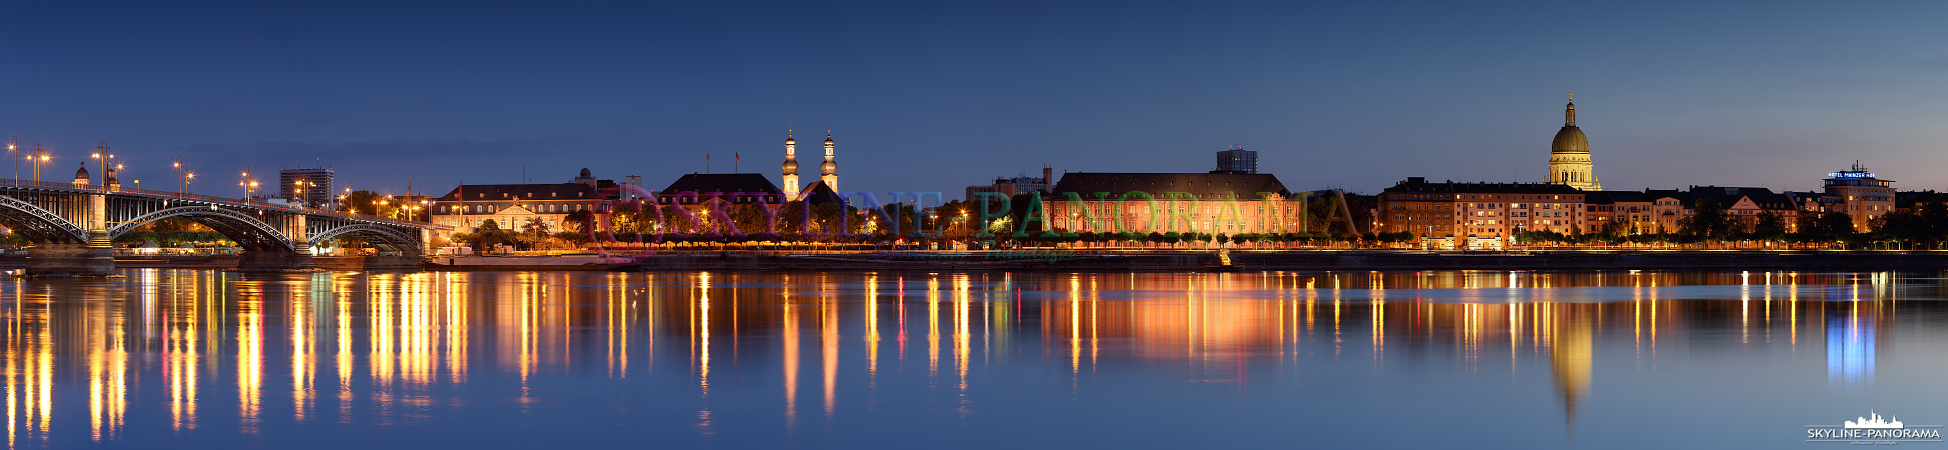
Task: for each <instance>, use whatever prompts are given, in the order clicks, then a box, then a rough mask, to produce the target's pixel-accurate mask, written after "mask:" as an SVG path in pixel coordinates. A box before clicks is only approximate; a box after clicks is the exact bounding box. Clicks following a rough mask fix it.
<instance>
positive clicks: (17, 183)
mask: <svg viewBox="0 0 1948 450" xmlns="http://www.w3.org/2000/svg"><path fill="white" fill-rule="evenodd" d="M0 187H28V188H38V189H59V190H65V191H103V190H104V189H103V188H102V186H100V185H93V184H81V185H77V184H74V183H62V182H59V181H37V180H13V179H6V178H0ZM115 192H120V193H126V194H141V195H148V196H154V197H164V198H176V199H183V200H199V201H206V202H213V203H223V204H229V205H236V206H240V207H250V208H262V209H269V210H276V211H287V212H291V213H297V214H312V215H321V216H333V217H343V218H347V219H358V220H370V221H374V222H384V223H391V224H398V225H409V226H415V227H424V226H427V225H428V223H427V222H419V221H412V220H400V219H394V218H390V217H383V216H374V215H370V214H355V213H348V212H340V211H332V210H326V209H317V208H302V207H295V206H286V205H277V204H270V203H261V202H248V201H246V200H244V199H238V198H230V197H218V196H214V195H203V194H192V193H187V192H175V191H159V190H155V189H140V188H130V187H123V188H118V189H116V190H115Z"/></svg>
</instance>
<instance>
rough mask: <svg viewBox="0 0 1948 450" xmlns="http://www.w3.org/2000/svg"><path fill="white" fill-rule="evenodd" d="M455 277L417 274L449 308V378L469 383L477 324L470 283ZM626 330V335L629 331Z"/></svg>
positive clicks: (447, 314) (447, 352)
mask: <svg viewBox="0 0 1948 450" xmlns="http://www.w3.org/2000/svg"><path fill="white" fill-rule="evenodd" d="M451 276H452V272H440V273H438V274H437V275H432V276H430V277H427V275H425V274H420V275H414V277H415V279H416V280H423V281H425V282H430V283H433V286H435V287H437V288H438V289H439V291H437V293H438V294H439V300H440V304H443V305H445V306H446V323H445V324H443V326H441V327H440V328H441V329H443V330H445V331H446V373H447V378H448V379H449V380H451V381H452V382H454V383H466V382H467V371H468V370H469V361H468V359H467V353H468V352H467V348H468V345H470V344H471V342H470V339H471V337H470V335H469V330H470V329H471V328H472V326H471V325H472V324H473V320H472V317H469V316H471V315H472V314H471V312H472V309H471V308H472V303H470V302H468V301H467V298H468V295H467V294H468V292H467V286H468V284H467V283H456V282H453V281H451V280H450V279H449V277H451ZM422 277H424V278H422ZM624 330H625V331H624V332H625V333H626V332H627V328H624ZM625 336H626V334H625ZM626 362H627V361H626V360H625V363H626ZM625 367H626V366H625Z"/></svg>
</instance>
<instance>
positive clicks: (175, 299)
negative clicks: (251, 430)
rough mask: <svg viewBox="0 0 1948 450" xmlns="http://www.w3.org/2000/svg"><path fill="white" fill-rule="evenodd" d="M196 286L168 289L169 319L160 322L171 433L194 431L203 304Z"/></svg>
mask: <svg viewBox="0 0 1948 450" xmlns="http://www.w3.org/2000/svg"><path fill="white" fill-rule="evenodd" d="M202 292H207V291H198V290H197V289H196V283H195V282H193V281H192V282H190V283H179V284H178V285H177V286H172V289H171V290H170V294H169V297H170V299H169V305H168V306H167V307H165V308H164V311H166V312H167V313H168V314H169V317H168V318H167V319H165V320H164V321H163V323H164V331H163V339H164V342H163V370H162V371H163V378H164V379H166V380H167V381H168V383H169V419H170V421H169V422H170V423H169V428H170V429H171V430H173V431H177V432H181V431H183V430H194V429H196V394H197V389H198V388H199V386H198V385H197V372H198V370H197V367H198V366H199V365H200V364H201V360H202V355H201V353H200V347H201V343H200V342H198V338H199V335H200V334H201V331H200V330H199V329H200V328H201V327H202V325H203V314H202V312H203V303H204V302H203V301H202V299H201V297H202V296H201V295H200V294H201V293H202Z"/></svg>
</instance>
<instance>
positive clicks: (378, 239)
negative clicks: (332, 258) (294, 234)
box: [307, 223, 421, 252]
mask: <svg viewBox="0 0 1948 450" xmlns="http://www.w3.org/2000/svg"><path fill="white" fill-rule="evenodd" d="M340 236H351V237H356V238H358V239H359V240H362V241H365V243H367V244H372V246H373V247H378V248H380V249H383V250H385V251H393V252H417V251H421V250H420V242H419V236H417V235H414V234H407V233H406V232H403V231H399V229H397V228H393V227H389V226H385V225H377V224H370V223H351V224H346V225H342V226H337V227H333V228H331V229H328V230H324V231H320V232H315V233H311V234H310V236H307V238H308V239H309V240H310V242H308V244H310V245H312V246H317V245H319V244H323V243H325V242H326V241H330V240H332V239H335V238H338V237H340Z"/></svg>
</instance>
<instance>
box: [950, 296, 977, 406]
mask: <svg viewBox="0 0 1948 450" xmlns="http://www.w3.org/2000/svg"><path fill="white" fill-rule="evenodd" d="M954 281H955V282H954V371H955V372H956V373H958V374H959V375H960V381H959V384H958V386H959V387H960V402H959V406H958V407H956V408H955V410H956V411H957V412H958V413H959V414H960V415H961V416H962V417H966V415H967V412H968V411H967V406H968V403H969V401H968V399H967V366H968V364H969V361H968V358H970V357H971V356H970V355H971V354H972V351H971V349H970V346H971V345H973V343H972V342H970V341H969V339H970V338H969V336H970V329H969V327H968V319H967V318H968V316H969V315H970V314H968V304H969V303H973V300H974V299H973V293H972V292H971V289H972V288H973V287H972V286H970V282H969V281H968V279H967V275H965V274H962V275H959V276H958V277H956V279H955V280H954Z"/></svg>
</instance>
